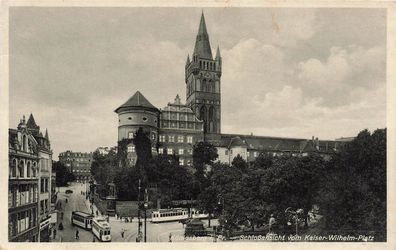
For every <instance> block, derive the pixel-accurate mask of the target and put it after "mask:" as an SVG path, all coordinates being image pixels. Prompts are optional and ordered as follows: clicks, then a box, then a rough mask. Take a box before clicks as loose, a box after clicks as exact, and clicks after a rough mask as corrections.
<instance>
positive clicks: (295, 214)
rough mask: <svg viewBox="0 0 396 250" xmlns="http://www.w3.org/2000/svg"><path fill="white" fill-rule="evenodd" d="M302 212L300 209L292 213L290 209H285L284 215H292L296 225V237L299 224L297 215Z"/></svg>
mask: <svg viewBox="0 0 396 250" xmlns="http://www.w3.org/2000/svg"><path fill="white" fill-rule="evenodd" d="M303 212H304V210H303V209H302V208H300V209H297V210H296V211H293V210H292V208H291V207H288V208H286V210H285V213H286V214H289V215H293V216H294V219H295V223H296V235H298V222H299V215H300V214H302V213H303Z"/></svg>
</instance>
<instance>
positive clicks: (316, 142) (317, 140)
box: [315, 137, 319, 150]
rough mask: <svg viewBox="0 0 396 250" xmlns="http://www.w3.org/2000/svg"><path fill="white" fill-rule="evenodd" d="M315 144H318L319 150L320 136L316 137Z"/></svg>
mask: <svg viewBox="0 0 396 250" xmlns="http://www.w3.org/2000/svg"><path fill="white" fill-rule="evenodd" d="M315 146H316V149H317V150H319V138H318V137H316V138H315Z"/></svg>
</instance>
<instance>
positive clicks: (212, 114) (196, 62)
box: [185, 13, 221, 138]
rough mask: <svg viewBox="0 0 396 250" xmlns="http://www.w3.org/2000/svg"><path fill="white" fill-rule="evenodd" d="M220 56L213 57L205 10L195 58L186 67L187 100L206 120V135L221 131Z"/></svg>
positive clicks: (193, 55) (200, 25) (196, 43)
mask: <svg viewBox="0 0 396 250" xmlns="http://www.w3.org/2000/svg"><path fill="white" fill-rule="evenodd" d="M220 78H221V56H220V49H219V48H218V47H217V52H216V57H215V58H214V59H213V57H212V49H211V47H210V42H209V35H208V32H207V30H206V24H205V17H204V14H203V13H202V15H201V21H200V24H199V29H198V34H197V38H196V41H195V47H194V53H193V54H192V58H191V59H190V56H187V62H186V67H185V81H186V103H187V106H189V107H190V108H191V109H192V110H193V111H194V112H195V114H196V115H197V117H198V118H199V119H200V120H203V121H204V133H205V136H206V138H210V137H211V135H212V136H216V135H219V134H220V132H221V88H220Z"/></svg>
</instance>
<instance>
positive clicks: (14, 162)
mask: <svg viewBox="0 0 396 250" xmlns="http://www.w3.org/2000/svg"><path fill="white" fill-rule="evenodd" d="M16 172H17V160H16V159H12V161H11V166H10V176H11V177H16Z"/></svg>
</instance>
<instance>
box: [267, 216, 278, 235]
mask: <svg viewBox="0 0 396 250" xmlns="http://www.w3.org/2000/svg"><path fill="white" fill-rule="evenodd" d="M275 222H276V220H275V217H274V215H273V214H271V217H270V219H269V221H268V229H269V230H268V231H269V233H272V232H273V229H274V228H273V227H274V224H275Z"/></svg>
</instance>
